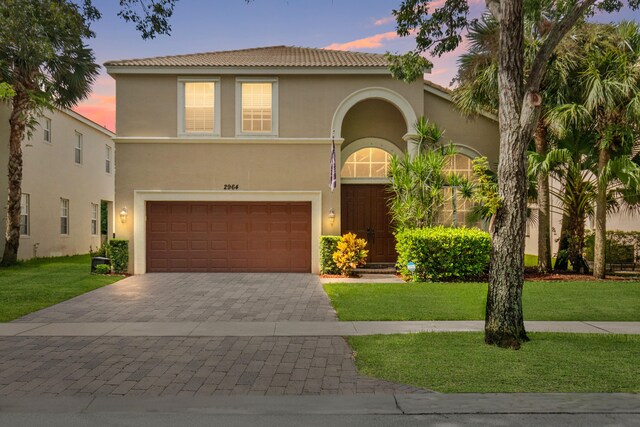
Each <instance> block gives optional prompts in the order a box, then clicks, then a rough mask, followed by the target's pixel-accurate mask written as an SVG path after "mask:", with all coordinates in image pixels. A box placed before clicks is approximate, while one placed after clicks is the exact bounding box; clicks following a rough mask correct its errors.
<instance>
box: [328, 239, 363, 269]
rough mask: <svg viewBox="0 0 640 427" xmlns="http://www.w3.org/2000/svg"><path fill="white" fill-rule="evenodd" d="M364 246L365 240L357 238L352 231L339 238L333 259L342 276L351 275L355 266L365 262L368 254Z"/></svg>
mask: <svg viewBox="0 0 640 427" xmlns="http://www.w3.org/2000/svg"><path fill="white" fill-rule="evenodd" d="M366 247H367V241H366V240H365V239H358V237H357V236H356V235H355V234H353V233H347V234H345V235H343V236H342V237H341V238H340V240H339V241H338V244H337V245H336V251H335V252H334V253H333V260H334V261H335V263H336V266H337V267H338V269H339V270H340V272H341V273H342V275H343V276H351V275H352V274H353V270H354V269H355V268H357V267H359V266H361V265H365V264H366V262H367V261H366V260H367V255H368V254H369V251H368V250H367V249H365V248H366Z"/></svg>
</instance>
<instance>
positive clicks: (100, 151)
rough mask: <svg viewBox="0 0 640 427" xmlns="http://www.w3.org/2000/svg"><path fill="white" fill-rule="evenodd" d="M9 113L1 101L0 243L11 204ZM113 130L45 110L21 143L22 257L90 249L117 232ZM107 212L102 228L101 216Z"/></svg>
mask: <svg viewBox="0 0 640 427" xmlns="http://www.w3.org/2000/svg"><path fill="white" fill-rule="evenodd" d="M9 114H10V109H9V107H8V106H7V105H0V191H2V194H4V195H3V196H2V197H0V212H1V213H2V215H1V218H0V225H1V226H2V233H1V236H0V245H2V249H4V242H5V233H4V230H5V221H6V206H7V185H8V182H7V162H8V155H9ZM114 136H115V134H113V133H112V132H110V131H108V130H107V129H105V128H103V127H102V126H99V125H97V124H96V123H93V122H92V121H90V120H89V119H87V118H85V117H83V116H81V115H80V114H77V113H75V112H73V111H70V110H65V111H62V110H54V111H46V112H45V114H44V116H43V117H41V118H40V119H39V120H38V124H37V125H36V126H35V128H34V129H33V131H32V135H31V137H30V138H25V140H24V141H23V144H22V153H23V174H22V204H21V230H20V232H21V233H20V234H21V236H20V248H19V251H18V257H19V258H20V259H28V258H32V257H36V256H37V257H49V256H60V255H71V254H80V253H87V252H89V248H90V247H93V248H94V249H95V248H97V247H98V246H100V244H101V240H102V239H104V238H106V236H107V235H111V234H112V233H113V220H112V217H113V200H114V177H115V163H114V162H115V146H114V143H113V141H112V138H113V137H114ZM105 215H106V216H107V218H106V221H105V226H104V227H103V226H102V225H103V224H102V221H101V219H102V218H101V217H104V216H105Z"/></svg>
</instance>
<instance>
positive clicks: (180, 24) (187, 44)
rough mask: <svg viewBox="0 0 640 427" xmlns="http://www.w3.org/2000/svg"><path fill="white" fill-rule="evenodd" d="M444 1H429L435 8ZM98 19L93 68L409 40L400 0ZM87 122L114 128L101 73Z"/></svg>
mask: <svg viewBox="0 0 640 427" xmlns="http://www.w3.org/2000/svg"><path fill="white" fill-rule="evenodd" d="M442 1H443V0H437V1H435V2H434V4H436V3H441V2H442ZM470 2H471V3H472V13H473V14H474V15H476V16H477V15H479V14H480V13H482V11H483V10H484V0H470ZM95 3H96V5H97V6H98V7H100V8H101V9H100V10H101V12H102V14H103V17H102V19H101V20H100V21H98V22H97V23H96V24H94V25H93V29H94V31H95V32H96V38H94V39H92V40H90V41H89V45H90V46H91V47H92V48H93V49H94V52H95V55H96V58H97V61H98V63H100V64H102V63H104V62H106V61H108V60H112V59H128V58H141V57H149V56H163V55H176V54H185V53H197V52H211V51H219V50H232V49H244V48H252V47H261V46H275V45H290V46H302V47H316V48H329V49H339V50H354V51H361V52H372V53H384V52H387V51H390V52H394V53H395V52H397V53H404V52H407V51H409V50H411V49H412V48H413V46H414V41H413V39H412V38H410V37H408V38H399V37H398V36H397V34H396V32H395V21H394V19H393V17H392V16H391V11H392V10H393V9H394V8H397V7H398V6H399V5H400V0H254V1H253V2H252V3H248V4H247V3H246V2H245V1H244V0H179V1H178V2H177V4H176V9H175V11H174V15H173V17H172V18H171V26H172V32H171V36H160V37H158V38H156V39H154V40H146V41H145V40H142V38H141V37H140V34H139V33H138V32H137V31H136V30H135V27H134V25H133V24H131V23H125V22H124V21H122V20H121V19H120V18H118V16H117V11H118V3H119V2H117V1H114V0H109V1H105V0H98V1H96V2H95ZM595 19H596V20H598V21H601V22H610V21H619V20H622V19H627V20H632V19H633V20H639V19H640V12H638V11H635V12H630V11H623V12H620V13H617V14H611V15H601V16H597V17H595ZM464 49H465V46H464V43H463V45H461V46H460V48H459V49H458V50H457V51H455V52H451V53H449V54H446V55H443V56H442V57H440V58H429V59H430V60H431V61H433V63H434V67H433V70H432V73H431V74H430V75H427V76H426V77H427V79H429V80H431V81H433V82H435V83H438V84H440V85H442V86H449V84H450V82H451V79H452V78H453V76H454V75H455V71H456V60H457V57H458V55H459V54H460V53H461V52H463V51H464ZM75 110H76V111H78V112H79V113H81V114H83V115H85V116H87V117H88V118H90V119H91V120H94V121H95V122H97V123H99V124H101V125H103V126H106V127H107V128H109V129H111V130H115V84H114V80H113V79H112V78H111V77H110V76H109V75H107V74H106V72H105V70H104V69H102V71H101V74H100V76H99V78H98V80H97V82H96V84H95V85H94V88H93V93H92V95H91V96H90V97H89V99H87V100H85V101H84V102H82V103H81V104H80V105H78V107H77V108H76V109H75Z"/></svg>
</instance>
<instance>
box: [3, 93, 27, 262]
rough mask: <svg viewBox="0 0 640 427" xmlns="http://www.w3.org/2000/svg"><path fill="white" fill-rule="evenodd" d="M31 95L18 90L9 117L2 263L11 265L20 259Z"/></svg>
mask: <svg viewBox="0 0 640 427" xmlns="http://www.w3.org/2000/svg"><path fill="white" fill-rule="evenodd" d="M28 104H29V96H28V95H27V94H26V92H25V91H24V90H16V94H15V96H14V97H13V99H12V110H11V116H10V117H9V128H10V134H9V165H8V177H9V189H8V193H9V196H8V199H7V217H6V232H5V239H6V241H5V245H4V254H3V255H2V262H0V265H2V266H9V265H13V264H15V263H16V261H17V260H18V247H19V246H20V197H21V194H22V139H23V138H24V131H25V129H26V116H27V114H26V112H27V107H28Z"/></svg>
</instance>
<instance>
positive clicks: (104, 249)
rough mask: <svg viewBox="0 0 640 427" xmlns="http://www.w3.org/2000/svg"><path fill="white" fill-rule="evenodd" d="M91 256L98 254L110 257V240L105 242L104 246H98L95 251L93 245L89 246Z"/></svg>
mask: <svg viewBox="0 0 640 427" xmlns="http://www.w3.org/2000/svg"><path fill="white" fill-rule="evenodd" d="M89 256H91V258H94V257H97V256H99V257H105V258H109V241H106V242H104V243H103V244H102V246H100V247H99V248H97V249H96V250H95V251H94V250H93V248H92V247H91V246H89Z"/></svg>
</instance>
